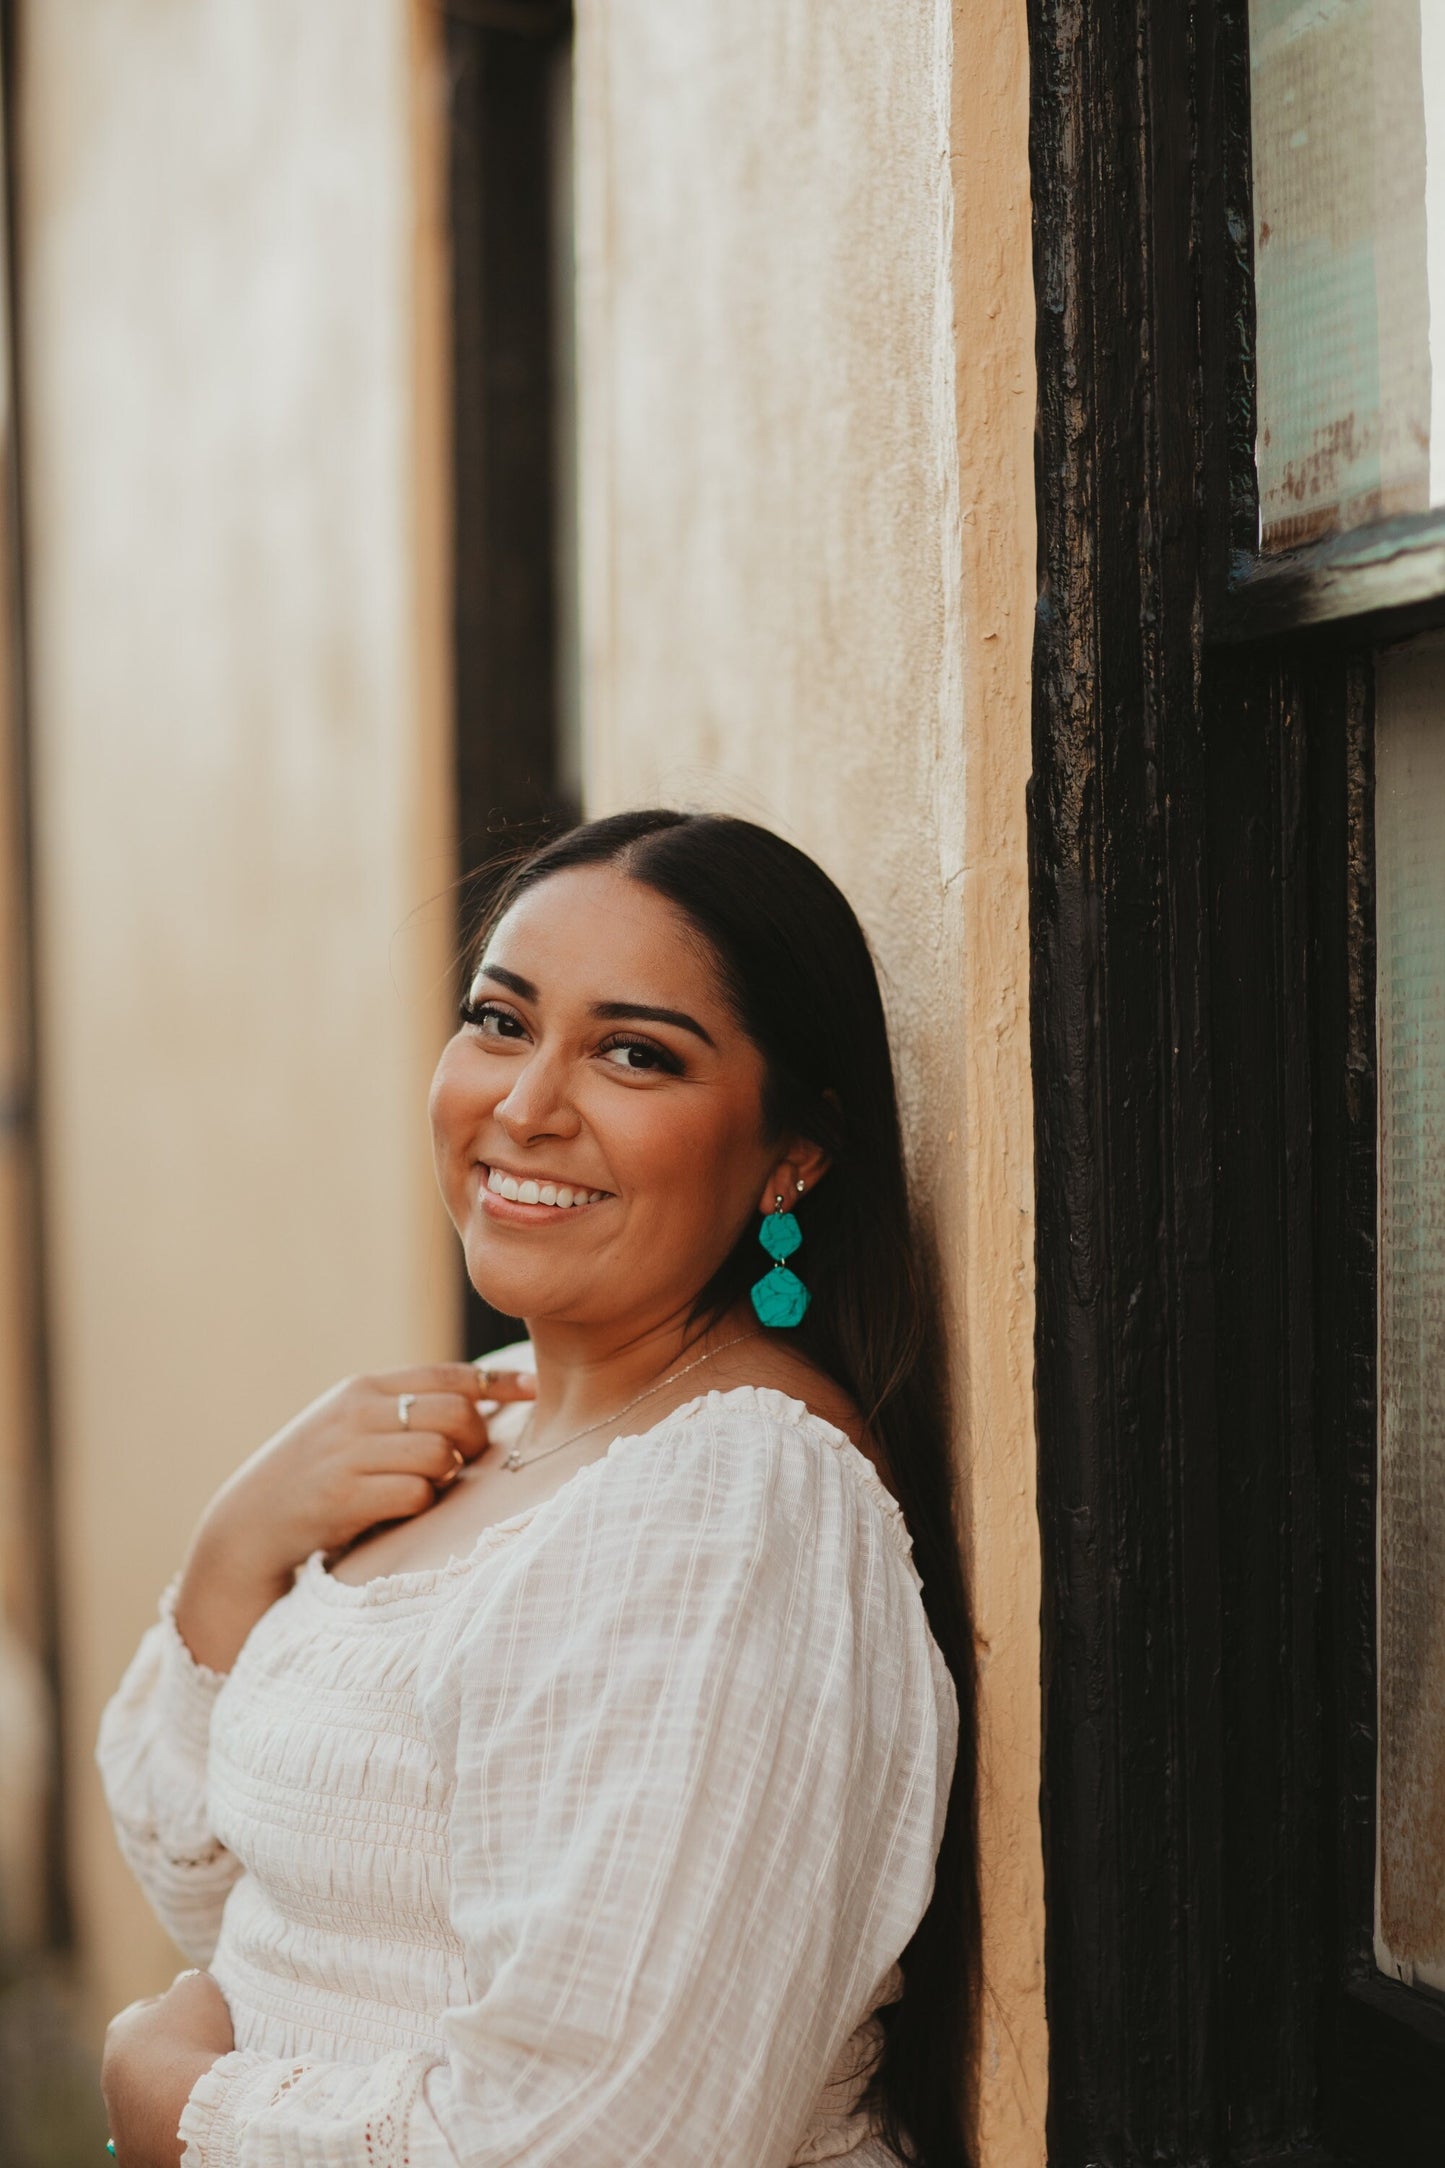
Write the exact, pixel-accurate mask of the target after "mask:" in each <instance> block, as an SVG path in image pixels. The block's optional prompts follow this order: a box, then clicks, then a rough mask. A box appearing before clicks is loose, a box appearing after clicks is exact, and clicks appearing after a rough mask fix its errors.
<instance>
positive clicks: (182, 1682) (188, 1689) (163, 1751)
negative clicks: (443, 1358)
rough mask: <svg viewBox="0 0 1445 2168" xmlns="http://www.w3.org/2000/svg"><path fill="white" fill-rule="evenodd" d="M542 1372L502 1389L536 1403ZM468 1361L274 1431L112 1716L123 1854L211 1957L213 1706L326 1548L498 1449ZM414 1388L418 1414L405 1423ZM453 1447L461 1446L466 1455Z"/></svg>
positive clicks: (363, 1390) (106, 1734)
mask: <svg viewBox="0 0 1445 2168" xmlns="http://www.w3.org/2000/svg"><path fill="white" fill-rule="evenodd" d="M531 1389H532V1381H531V1379H530V1377H519V1378H517V1379H510V1378H499V1379H497V1380H496V1382H495V1384H494V1385H493V1386H492V1387H491V1388H490V1390H491V1391H493V1392H494V1393H505V1394H506V1396H507V1397H509V1398H510V1397H518V1398H526V1397H528V1395H529V1394H530V1391H531ZM476 1391H477V1375H476V1371H475V1369H474V1368H473V1367H472V1365H471V1364H469V1363H436V1364H430V1365H426V1366H424V1367H422V1368H419V1369H416V1370H406V1371H397V1372H393V1373H391V1374H389V1375H387V1376H382V1377H370V1378H356V1379H349V1380H347V1381H346V1383H344V1384H342V1385H338V1386H336V1387H335V1388H334V1389H333V1390H332V1391H331V1392H329V1393H327V1394H325V1395H323V1397H322V1398H321V1399H320V1400H318V1401H315V1402H313V1404H312V1405H311V1406H310V1407H309V1408H306V1409H304V1410H303V1411H302V1413H301V1414H300V1415H299V1416H297V1418H296V1419H295V1421H294V1422H292V1423H289V1424H288V1425H287V1426H286V1428H285V1429H284V1430H282V1431H279V1432H278V1433H277V1435H276V1436H275V1437H274V1438H272V1439H270V1440H268V1442H267V1443H266V1444H265V1445H264V1446H262V1447H261V1448H260V1450H259V1451H258V1452H256V1453H254V1454H252V1456H251V1458H250V1459H249V1460H248V1461H246V1462H245V1464H244V1465H243V1466H242V1467H241V1468H239V1469H238V1470H237V1471H236V1473H235V1475H233V1476H232V1477H231V1478H230V1479H229V1480H228V1481H227V1482H226V1483H224V1484H223V1485H222V1487H221V1489H220V1490H219V1491H218V1492H217V1493H216V1496H215V1497H214V1498H213V1499H212V1501H211V1503H210V1505H209V1506H208V1507H207V1509H206V1511H205V1513H204V1515H203V1516H202V1518H201V1522H200V1525H199V1527H198V1528H197V1530H196V1533H195V1536H194V1537H193V1539H192V1542H191V1546H190V1549H189V1551H188V1553H187V1556H186V1561H185V1565H184V1567H183V1568H182V1570H181V1573H180V1574H179V1576H178V1577H177V1580H176V1581H175V1582H174V1583H173V1584H172V1585H171V1587H170V1588H169V1589H168V1590H167V1591H166V1594H165V1596H164V1597H163V1598H162V1603H161V1617H160V1620H159V1622H158V1623H157V1624H156V1625H155V1626H153V1627H152V1628H151V1629H150V1631H149V1633H148V1634H147V1635H146V1636H145V1638H144V1639H143V1641H142V1642H141V1645H140V1648H139V1650H138V1651H137V1653H136V1656H135V1658H134V1660H133V1661H132V1663H131V1665H130V1668H129V1669H128V1670H127V1672H126V1674H125V1677H124V1678H123V1680H122V1681H121V1684H120V1687H119V1689H118V1690H117V1692H116V1693H115V1695H114V1696H113V1697H112V1699H111V1701H110V1703H109V1705H108V1706H107V1708H106V1710H105V1713H104V1716H103V1718H102V1720H101V1728H100V1738H99V1741H98V1744H97V1748H96V1758H97V1761H98V1762H99V1765H100V1772H101V1780H102V1783H103V1785H104V1787H105V1794H106V1799H107V1802H108V1804H109V1807H110V1811H111V1817H112V1820H113V1821H114V1824H115V1830H116V1837H117V1840H118V1842H119V1844H120V1848H121V1851H122V1853H123V1854H124V1855H125V1858H126V1860H127V1862H128V1864H129V1865H130V1867H131V1869H132V1872H133V1873H134V1874H135V1876H136V1879H137V1881H138V1882H139V1883H140V1885H141V1887H142V1889H143V1890H144V1891H145V1893H146V1895H147V1897H148V1898H149V1899H150V1901H151V1905H152V1907H153V1909H154V1910H155V1912H156V1914H157V1916H158V1917H159V1919H160V1921H161V1924H162V1925H163V1926H164V1927H165V1928H166V1930H167V1932H168V1933H169V1934H170V1935H171V1936H172V1938H173V1939H174V1940H175V1942H176V1943H177V1945H178V1946H179V1947H180V1948H181V1949H182V1950H183V1951H184V1952H185V1954H186V1955H187V1956H188V1957H190V1958H193V1959H195V1960H196V1961H197V1962H198V1963H205V1962H206V1961H207V1960H208V1959H209V1957H210V1955H211V1952H212V1951H213V1949H214V1948H215V1943H216V1936H217V1934H218V1932H219V1928H220V1920H221V1912H222V1909H223V1907H224V1904H225V1900H226V1895H227V1892H228V1891H229V1890H230V1888H231V1885H232V1884H233V1883H234V1882H235V1881H236V1879H237V1877H238V1876H239V1875H240V1873H241V1867H240V1864H239V1862H238V1861H237V1860H235V1859H233V1858H232V1856H231V1854H230V1853H229V1852H228V1851H227V1850H226V1849H225V1847H224V1846H223V1845H222V1844H221V1843H220V1842H219V1841H218V1839H217V1838H216V1836H215V1835H214V1833H213V1832H212V1830H211V1828H210V1825H209V1820H208V1816H207V1807H206V1758H207V1751H208V1745H209V1738H210V1724H211V1708H212V1704H213V1702H214V1701H215V1698H216V1694H217V1693H218V1691H219V1689H220V1687H221V1685H222V1684H223V1682H224V1676H225V1673H226V1672H227V1670H228V1669H229V1668H230V1666H231V1664H232V1663H233V1662H234V1660H235V1658H236V1655H237V1653H238V1651H239V1650H240V1648H241V1646H242V1644H243V1643H244V1641H245V1640H246V1637H247V1635H248V1634H249V1633H250V1631H251V1629H252V1627H253V1626H255V1624H256V1622H257V1620H258V1619H259V1618H261V1616H262V1615H263V1614H264V1613H265V1612H266V1611H268V1610H269V1609H270V1607H271V1605H272V1604H273V1603H275V1602H276V1600H277V1598H278V1597H280V1596H283V1595H284V1594H285V1593H286V1592H287V1590H288V1589H289V1588H290V1587H291V1584H292V1580H293V1577H294V1573H295V1569H296V1567H297V1566H298V1565H300V1564H301V1563H302V1561H303V1560H304V1559H305V1558H306V1557H307V1556H308V1555H309V1553H310V1552H311V1551H313V1550H327V1549H331V1548H333V1547H334V1546H337V1545H340V1544H342V1543H346V1542H349V1541H350V1540H351V1539H352V1538H353V1537H354V1536H356V1535H358V1534H359V1533H360V1532H361V1531H362V1530H363V1529H365V1528H370V1527H372V1526H373V1525H374V1524H375V1523H376V1522H377V1521H379V1520H384V1519H388V1518H398V1517H401V1516H404V1515H410V1514H414V1513H418V1512H421V1511H424V1510H425V1508H426V1507H427V1506H428V1505H430V1504H431V1503H432V1502H433V1501H434V1500H435V1498H436V1496H437V1493H438V1489H439V1487H442V1486H444V1484H445V1481H446V1480H447V1479H448V1478H449V1477H451V1476H453V1475H454V1474H455V1472H456V1468H457V1454H458V1453H459V1454H460V1455H461V1456H462V1457H463V1459H471V1458H474V1457H475V1455H476V1454H478V1453H479V1452H481V1451H482V1450H483V1449H484V1447H485V1445H486V1443H487V1430H486V1424H485V1421H484V1420H483V1418H482V1416H481V1414H480V1413H479V1411H478V1407H477V1403H476V1400H475V1399H474V1397H473V1395H475V1393H476ZM400 1393H407V1394H409V1395H410V1396H411V1405H410V1408H409V1416H410V1420H409V1423H408V1426H407V1427H406V1428H405V1429H403V1428H401V1427H400V1425H399V1422H398V1399H397V1396H398V1394H400ZM454 1447H455V1451H454V1450H453V1448H454Z"/></svg>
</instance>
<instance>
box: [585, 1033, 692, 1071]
mask: <svg viewBox="0 0 1445 2168" xmlns="http://www.w3.org/2000/svg"><path fill="white" fill-rule="evenodd" d="M599 1051H600V1052H601V1055H602V1058H603V1060H604V1061H606V1062H607V1063H608V1064H609V1066H610V1067H612V1068H614V1069H625V1070H627V1071H628V1073H629V1074H630V1075H632V1076H646V1075H649V1074H651V1075H654V1076H655V1075H662V1076H681V1075H682V1063H681V1062H680V1061H679V1060H678V1058H677V1056H676V1055H675V1054H669V1053H668V1051H667V1049H666V1048H665V1047H661V1046H658V1045H656V1044H655V1043H654V1041H653V1040H651V1039H609V1040H608V1041H607V1042H606V1044H605V1045H604V1046H603V1047H601V1048H600V1049H599Z"/></svg>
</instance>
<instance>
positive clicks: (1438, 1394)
mask: <svg viewBox="0 0 1445 2168" xmlns="http://www.w3.org/2000/svg"><path fill="white" fill-rule="evenodd" d="M1376 762H1377V766H1376V801H1375V842H1376V851H1377V879H1378V912H1379V917H1378V936H1379V952H1378V971H1379V978H1378V1026H1379V1060H1380V1230H1379V1231H1380V1248H1379V1263H1380V1466H1379V1546H1380V1548H1379V1628H1378V1631H1379V1646H1378V1664H1379V1715H1380V1757H1379V1817H1378V1819H1379V1861H1378V1877H1377V1883H1376V1902H1375V1951H1376V1956H1377V1959H1378V1961H1379V1963H1380V1964H1381V1966H1383V1967H1384V1969H1385V1970H1386V1971H1389V1972H1393V1973H1395V1974H1397V1975H1398V1976H1399V1977H1400V1978H1402V1979H1405V1980H1410V1981H1423V1982H1426V1983H1428V1984H1429V1985H1431V1986H1434V1987H1437V1988H1442V1989H1445V640H1441V639H1439V638H1431V639H1429V640H1425V641H1418V642H1416V643H1414V644H1413V645H1412V646H1410V647H1406V648H1397V649H1395V650H1394V651H1393V652H1391V653H1387V654H1385V655H1382V656H1381V657H1380V659H1379V665H1378V673H1377V678H1376Z"/></svg>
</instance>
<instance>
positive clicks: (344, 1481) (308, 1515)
mask: <svg viewBox="0 0 1445 2168" xmlns="http://www.w3.org/2000/svg"><path fill="white" fill-rule="evenodd" d="M535 1392H536V1379H535V1378H534V1377H533V1375H532V1373H531V1372H530V1371H513V1370H486V1371H478V1370H477V1368H476V1367H475V1365H474V1364H472V1363H433V1364H430V1365H424V1366H421V1367H418V1368H417V1369H415V1370H393V1371H389V1372H387V1373H385V1374H384V1375H382V1376H380V1377H362V1378H348V1379H346V1380H345V1381H344V1383H342V1384H340V1385H335V1386H333V1387H332V1389H331V1391H330V1392H329V1393H323V1394H322V1396H321V1398H320V1399H319V1400H315V1401H313V1402H312V1404H311V1406H310V1407H309V1408H304V1409H303V1410H302V1412H301V1413H300V1414H299V1415H298V1416H297V1417H296V1418H295V1420H294V1421H292V1422H290V1423H288V1424H287V1425H286V1427H285V1429H284V1430H279V1431H278V1432H277V1433H276V1435H275V1437H274V1438H271V1439H270V1440H268V1442H267V1443H266V1444H265V1445H263V1446H262V1447H260V1449H259V1450H258V1451H257V1452H255V1453H253V1454H252V1455H251V1458H250V1459H249V1460H248V1461H245V1462H243V1464H242V1465H241V1467H239V1468H238V1469H237V1470H236V1473H235V1474H234V1475H233V1476H232V1477H230V1479H229V1480H228V1481H227V1482H226V1483H224V1484H222V1486H221V1488H220V1490H218V1491H217V1493H216V1495H215V1497H214V1498H213V1499H212V1500H211V1503H210V1504H209V1506H207V1508H206V1510H205V1512H204V1514H203V1515H202V1516H201V1520H200V1523H199V1525H198V1527H197V1529H196V1533H195V1535H194V1537H193V1538H192V1541H191V1547H190V1550H189V1552H188V1553H187V1556H186V1562H185V1566H184V1569H183V1571H182V1575H181V1584H180V1589H179V1592H178V1594H177V1598H176V1625H177V1627H178V1629H179V1631H180V1633H181V1636H182V1638H183V1640H184V1641H185V1643H186V1645H187V1647H188V1648H189V1649H190V1651H191V1653H192V1655H193V1656H195V1657H196V1658H197V1659H198V1661H199V1662H201V1663H203V1664H207V1665H209V1666H210V1668H211V1669H212V1670H214V1671H226V1670H229V1668H230V1666H231V1663H232V1662H233V1660H234V1658H235V1656H236V1652H237V1651H238V1649H239V1648H240V1646H241V1644H242V1642H243V1641H244V1640H245V1638H246V1636H247V1634H248V1633H249V1632H250V1631H251V1628H252V1627H253V1626H254V1625H255V1623H256V1621H257V1619H258V1618H260V1617H261V1615H262V1613H263V1612H265V1611H267V1610H269V1609H270V1607H271V1605H272V1604H273V1603H274V1602H275V1601H276V1599H277V1598H278V1597H279V1596H284V1595H285V1593H286V1591H287V1590H288V1589H289V1588H290V1586H291V1580H292V1575H293V1573H294V1571H295V1569H296V1567H297V1566H299V1565H300V1564H301V1562H302V1560H303V1559H305V1558H307V1557H309V1556H310V1554H311V1552H312V1551H334V1550H339V1549H341V1548H342V1547H343V1546H344V1545H346V1544H348V1543H351V1542H353V1541H354V1540H355V1538H356V1537H357V1536H359V1535H361V1534H362V1532H363V1531H364V1530H365V1529H368V1528H374V1527H375V1526H376V1524H377V1523H378V1522H379V1521H398V1520H409V1519H411V1518H412V1517H413V1516H414V1515H416V1514H418V1513H424V1512H425V1511H426V1509H427V1507H428V1506H430V1505H432V1504H434V1502H435V1501H436V1499H437V1497H438V1496H439V1494H440V1493H441V1492H442V1491H443V1490H445V1489H446V1488H447V1486H448V1485H449V1484H451V1483H452V1482H454V1481H455V1479H456V1476H457V1475H458V1473H459V1472H460V1469H461V1468H462V1466H463V1465H464V1464H465V1463H466V1462H467V1461H469V1460H475V1459H476V1457H477V1455H478V1454H479V1453H482V1452H484V1451H485V1450H486V1447H487V1443H488V1438H487V1425H486V1421H485V1418H484V1417H483V1415H482V1413H481V1411H480V1409H479V1407H478V1405H477V1403H478V1401H479V1400H480V1399H483V1398H485V1399H486V1400H488V1401H512V1400H530V1399H532V1398H533V1397H534V1395H535ZM403 1394H405V1395H407V1396H409V1406H408V1409H407V1422H406V1425H405V1427H403V1425H402V1421H401V1406H400V1396H402V1395H403Z"/></svg>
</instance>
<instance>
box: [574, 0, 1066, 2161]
mask: <svg viewBox="0 0 1445 2168" xmlns="http://www.w3.org/2000/svg"><path fill="white" fill-rule="evenodd" d="M577 71H578V100H579V110H578V158H577V191H578V193H577V206H578V247H579V277H580V296H579V298H580V330H579V339H580V385H581V437H582V474H581V508H582V587H583V654H584V686H583V703H584V707H583V712H584V729H585V750H586V759H587V779H588V791H589V799H590V804H591V807H592V809H593V810H596V811H604V810H607V809H610V808H612V807H615V806H619V805H622V804H626V803H629V802H637V801H646V800H652V799H657V798H662V799H668V800H673V801H677V800H681V801H683V802H687V803H693V804H706V805H718V806H725V807H727V808H729V809H731V810H735V811H740V812H745V813H748V814H750V815H752V816H754V817H757V818H762V819H764V820H767V821H769V822H771V823H772V824H773V825H774V826H776V827H778V828H780V829H782V830H783V832H784V833H786V834H788V835H790V836H792V837H793V838H794V839H795V840H796V841H798V842H799V843H801V844H802V845H804V847H806V848H808V849H809V850H811V851H813V852H814V853H815V854H816V856H817V857H818V858H819V859H820V860H821V861H822V862H823V864H824V865H825V866H827V868H828V869H829V871H830V872H832V873H833V874H834V875H835V876H836V877H837V878H838V879H839V880H840V881H841V883H842V885H843V886H844V887H845V889H846V890H847V891H848V893H849V894H850V896H851V897H852V898H853V900H854V902H855V903H856V905H857V907H858V909H859V912H860V914H861V916H862V918H863V921H864V923H865V925H866V927H867V928H868V931H869V933H870V935H871V937H872V939H873V942H874V945H875V949H876V953H877V955H878V958H879V962H880V964H881V966H882V972H883V977H884V982H885V991H886V995H887V998H888V1001H889V1004H890V1009H891V1015H892V1022H893V1026H894V1031H895V1037H896V1044H897V1050H898V1056H899V1063H900V1068H901V1072H902V1080H903V1088H904V1092H905V1095H906V1099H907V1106H908V1113H909V1119H910V1130H911V1135H912V1139H913V1146H914V1153H915V1165H916V1171H917V1177H918V1182H919V1186H920V1189H921V1191H922V1192H923V1194H924V1195H925V1196H926V1197H928V1198H929V1199H930V1200H931V1201H932V1205H933V1208H934V1210H935V1213H936V1215H937V1222H938V1228H939V1233H940V1237H941V1241H942V1245H943V1249H944V1253H945V1259H946V1271H947V1277H948V1300H949V1308H950V1314H951V1317H952V1319H953V1323H954V1327H955V1332H956V1342H957V1349H958V1355H959V1361H960V1370H961V1375H962V1379H963V1394H962V1406H961V1408H960V1425H959V1435H960V1447H959V1450H960V1455H961V1461H962V1466H963V1470H964V1477H965V1493H966V1511H967V1517H968V1543H969V1551H970V1556H971V1561H972V1573H973V1587H974V1596H975V1603H976V1607H977V1617H978V1630H979V1637H980V1655H981V1667H982V1720H983V1747H982V1754H983V1772H982V1773H983V1806H982V1832H981V1842H982V1863H983V1878H984V1895H985V1906H986V1930H985V1936H986V1940H985V1953H984V1956H985V1970H986V1975H987V1991H986V2002H985V2009H984V2019H983V2031H984V2046H983V2069H982V2132H981V2137H982V2145H981V2158H983V2159H984V2160H986V2161H988V2162H989V2164H990V2168H1024V2164H1027V2163H1034V2162H1037V2161H1041V2160H1042V2158H1043V2115H1044V2106H1045V2045H1046V2043H1045V2030H1044V2015H1043V1982H1042V1876H1041V1866H1040V1837H1039V1820H1038V1790H1039V1563H1038V1537H1037V1526H1036V1520H1035V1513H1034V1456H1033V1411H1032V1362H1033V1357H1032V1330H1033V1302H1032V1253H1033V1222H1032V1190H1031V1160H1032V1141H1031V1102H1030V1089H1029V1047H1028V1011H1027V965H1028V956H1027V890H1026V867H1025V826H1024V786H1025V782H1026V779H1027V776H1028V772H1029V645H1030V638H1031V630H1032V611H1033V595H1034V536H1033V467H1032V458H1033V447H1032V430H1033V406H1034V401H1033V390H1034V387H1033V373H1032V329H1033V327H1032V283H1031V257H1030V245H1031V244H1030V232H1029V204H1028V141H1027V91H1028V73H1027V49H1026V37H1025V21H1024V9H1023V4H1022V0H957V4H956V5H954V6H950V4H949V0H933V4H923V5H919V4H918V0H809V4H806V5H805V4H803V0H799V4H797V5H795V6H790V7H788V8H784V9H779V8H777V7H776V6H774V5H772V4H771V0H734V4H733V5H731V6H729V7H727V8H721V7H708V8H704V7H700V6H685V7H672V8H659V7H656V6H654V5H652V4H650V0H582V5H581V6H580V8H579V26H578V55H577Z"/></svg>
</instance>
